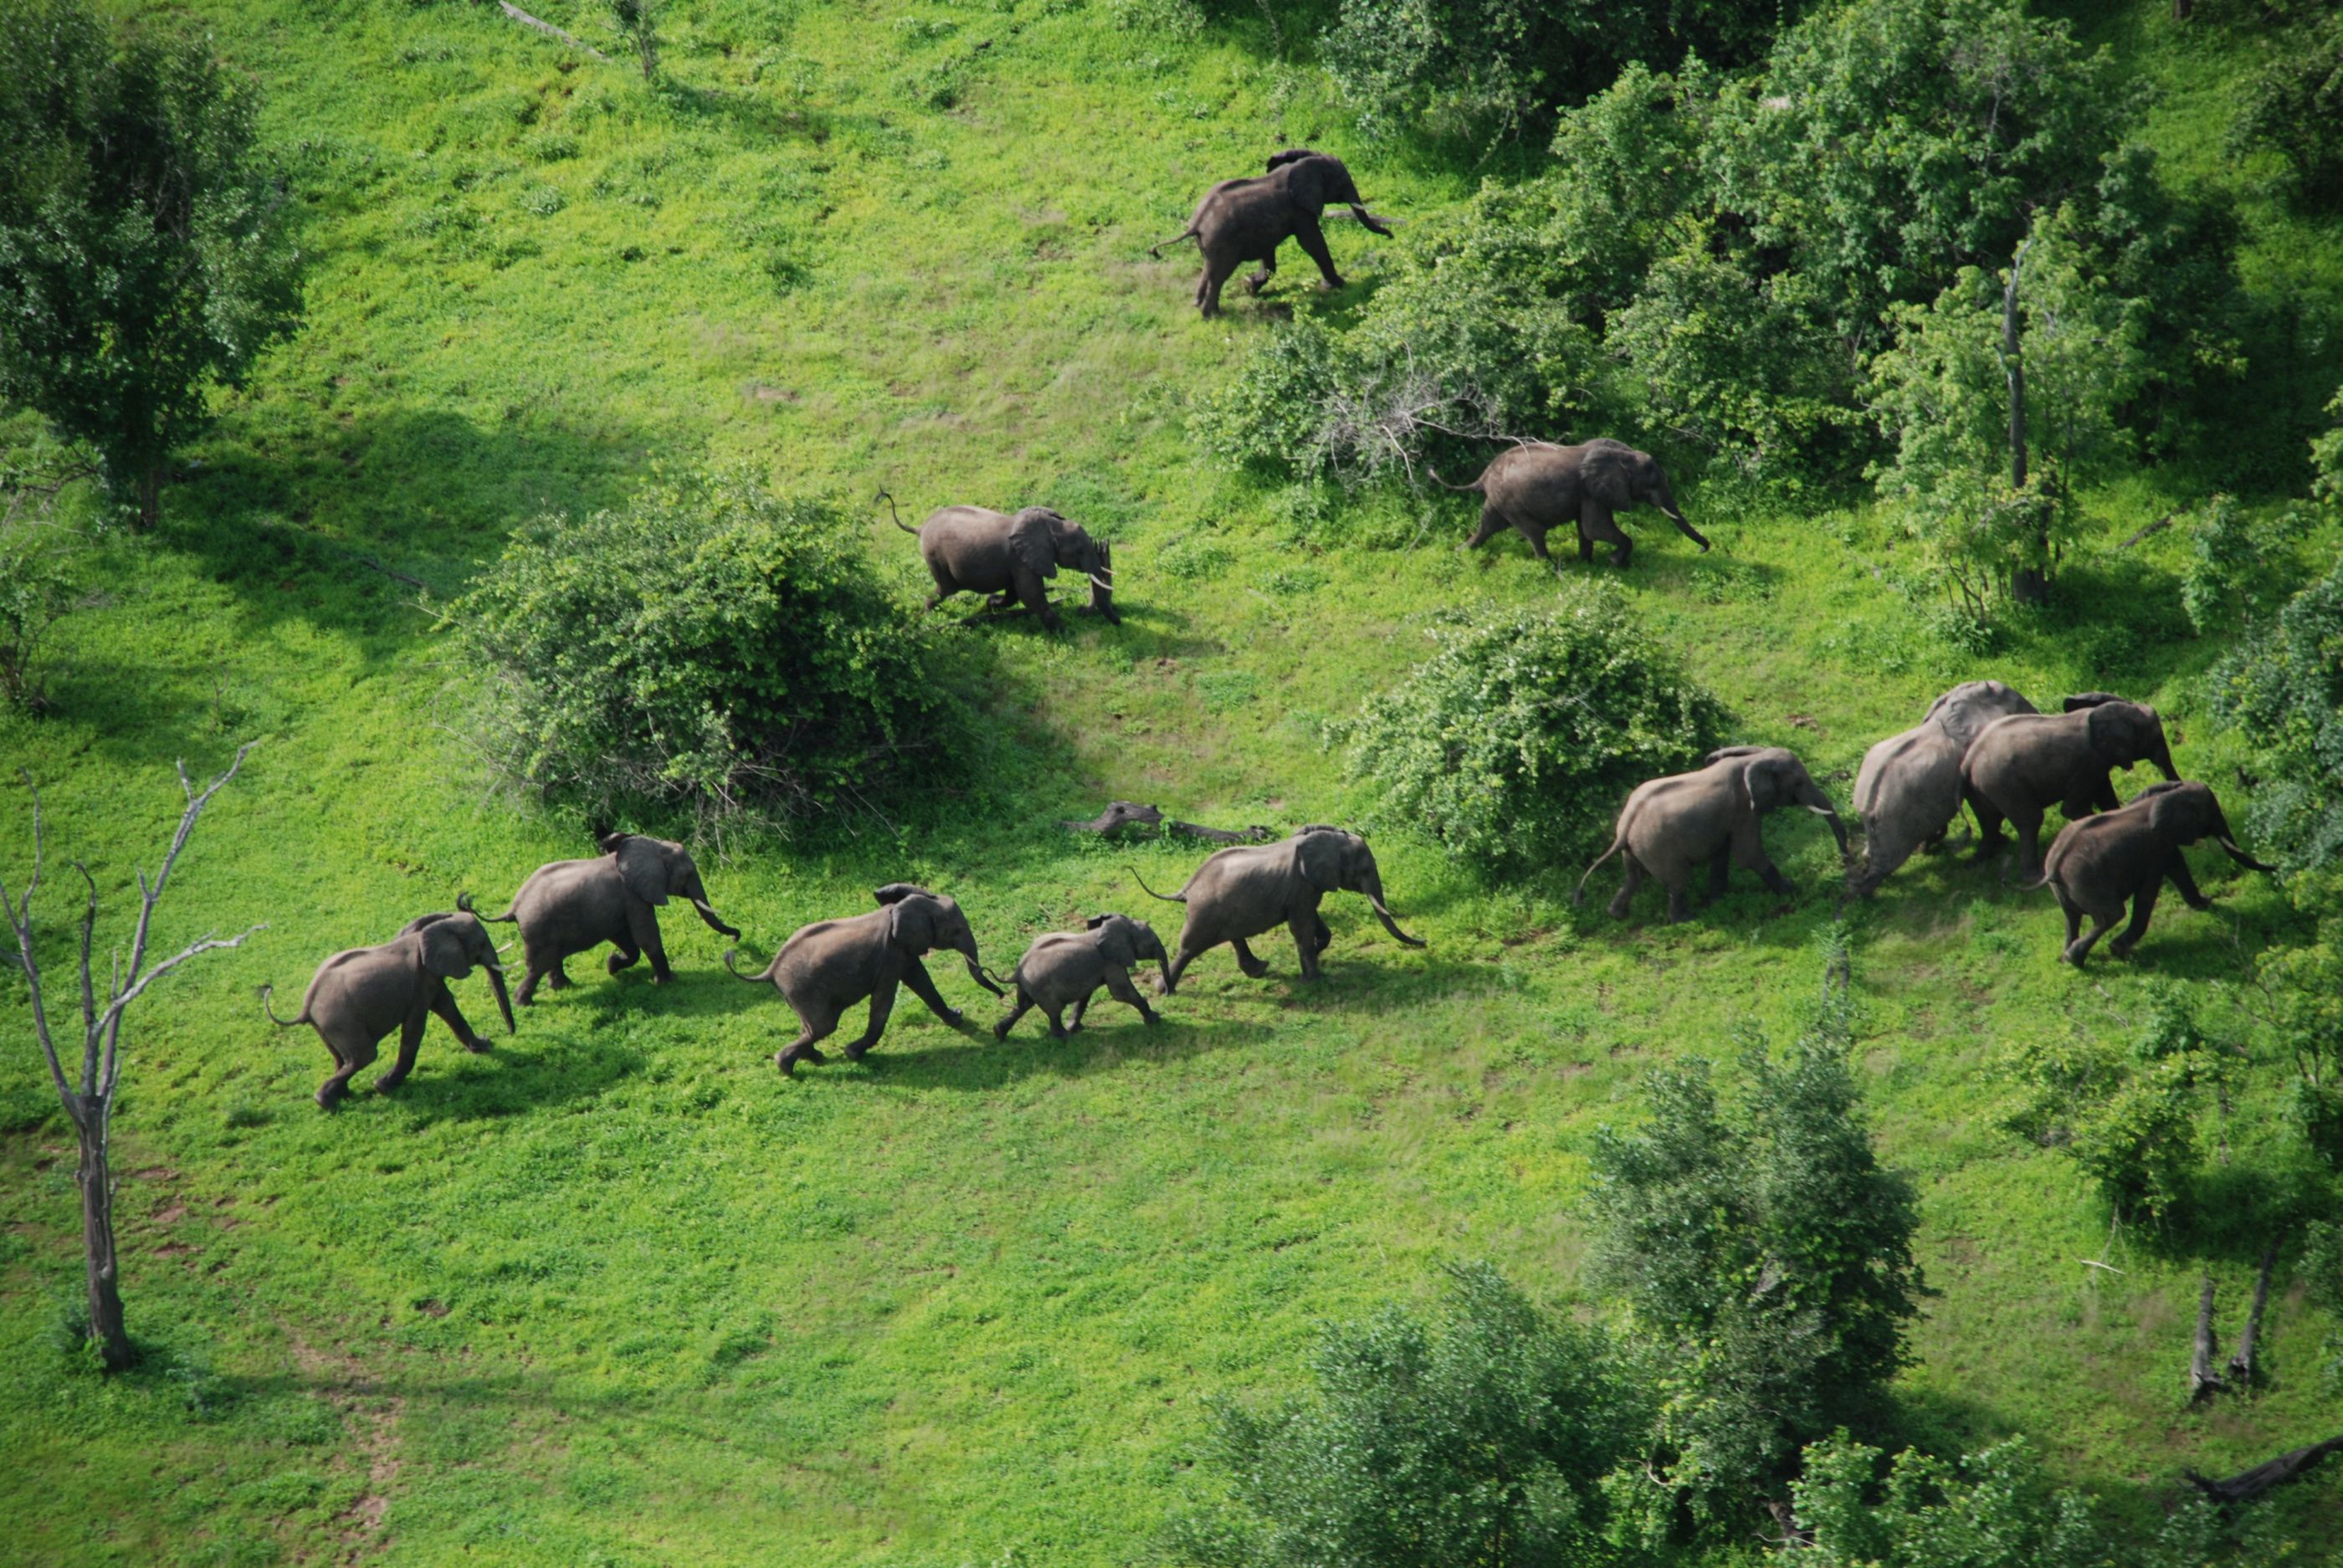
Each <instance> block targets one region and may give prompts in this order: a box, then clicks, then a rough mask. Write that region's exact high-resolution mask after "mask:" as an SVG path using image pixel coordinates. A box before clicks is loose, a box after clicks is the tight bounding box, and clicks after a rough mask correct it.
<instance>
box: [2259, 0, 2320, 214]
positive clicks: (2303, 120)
mask: <svg viewBox="0 0 2343 1568" xmlns="http://www.w3.org/2000/svg"><path fill="white" fill-rule="evenodd" d="M2233 139H2234V140H2235V141H2236V142H2237V144H2238V145H2239V146H2244V147H2252V146H2267V147H2270V148H2273V149H2275V150H2276V151H2277V152H2278V154H2279V155H2280V156H2283V157H2284V158H2285V159H2286V163H2287V176H2288V183H2289V184H2291V186H2293V188H2294V192H2295V194H2296V196H2298V198H2299V199H2300V201H2301V202H2302V203H2303V205H2304V206H2310V207H2322V208H2328V209H2333V208H2336V207H2338V206H2343V11H2329V12H2328V14H2327V15H2325V16H2323V17H2321V18H2319V19H2318V20H2316V21H2313V22H2309V23H2308V24H2306V25H2302V26H2299V27H2297V28H2295V29H2293V30H2292V31H2291V32H2290V33H2288V34H2287V35H2283V36H2282V37H2281V39H2280V41H2279V46H2278V48H2276V49H2274V50H2272V51H2271V54H2270V61H2269V64H2268V65H2265V66H2263V67H2262V69H2261V70H2260V72H2258V74H2257V75H2255V76H2254V78H2253V80H2252V82H2251V83H2250V84H2249V85H2247V89H2246V102H2245V106H2244V107H2243V108H2242V109H2240V110H2239V111H2238V115H2237V126H2236V127H2235V132H2234V138H2233Z"/></svg>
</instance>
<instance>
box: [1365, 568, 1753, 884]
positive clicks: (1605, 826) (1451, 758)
mask: <svg viewBox="0 0 2343 1568" xmlns="http://www.w3.org/2000/svg"><path fill="white" fill-rule="evenodd" d="M1561 599H1562V603H1561V606H1560V608H1556V609H1552V610H1544V611H1533V610H1513V611H1504V612H1498V613H1483V614H1481V615H1479V616H1477V617H1472V618H1458V619H1457V620H1455V621H1453V622H1452V623H1451V624H1450V625H1448V626H1446V627H1443V628H1440V629H1437V630H1435V631H1434V632H1433V649H1434V651H1433V656H1432V657H1431V658H1429V659H1427V660H1425V661H1424V662H1423V664H1421V665H1418V666H1417V667H1416V668H1415V669H1414V670H1413V671H1412V672H1410V674H1409V675H1408V676H1407V677H1406V678H1405V679H1403V680H1402V681H1401V682H1400V684H1399V685H1398V686H1397V687H1395V688H1393V689H1392V690H1390V691H1388V692H1385V693H1383V694H1382V695H1381V696H1378V697H1374V698H1371V699H1369V700H1368V701H1367V702H1366V704H1365V705H1364V706H1363V708H1362V709H1360V712H1359V717H1358V719H1356V720H1355V721H1354V722H1353V724H1352V725H1351V726H1350V728H1349V730H1348V739H1349V741H1350V751H1349V757H1348V766H1349V769H1350V771H1351V774H1352V776H1353V777H1354V778H1360V779H1372V780H1373V781H1374V782H1375V783H1376V784H1377V785H1379V786H1380V787H1381V789H1382V790H1383V808H1382V814H1383V816H1384V817H1385V818H1386V819H1390V820H1392V821H1393V822H1404V823H1411V824H1414V825H1416V826H1418V827H1420V828H1421V829H1423V830H1424V831H1426V832H1428V833H1430V834H1431V835H1432V836H1433V838H1434V839H1438V840H1439V841H1440V842H1441V843H1442V844H1444V845H1446V846H1447V847H1448V848H1449V849H1451V850H1453V851H1454V852H1455V853H1456V854H1458V855H1460V856H1463V858H1465V859H1468V860H1471V861H1473V863H1474V864H1476V865H1479V866H1481V867H1483V868H1484V869H1490V870H1510V869H1526V868H1531V867H1537V866H1544V865H1551V864H1554V862H1556V861H1560V862H1562V863H1564V864H1566V865H1568V864H1577V863H1580V862H1583V861H1584V860H1587V859H1593V858H1594V855H1595V854H1597V853H1599V852H1600V851H1601V849H1602V848H1603V846H1604V844H1605V843H1606V842H1608V841H1609V835H1610V829H1611V826H1612V819H1613V814H1614V812H1615V811H1616V810H1617V809H1618V806H1619V802H1620V801H1621V800H1622V799H1624V798H1625V796H1626V793H1627V791H1628V790H1629V789H1633V788H1634V786H1635V785H1637V784H1640V783H1642V782H1643V781H1644V779H1649V778H1652V777H1654V775H1657V774H1663V773H1669V772H1674V771H1676V770H1678V769H1682V768H1683V767H1684V766H1686V765H1687V764H1688V763H1690V762H1691V761H1693V760H1694V759H1697V758H1698V757H1699V756H1700V755H1701V754H1702V753H1703V752H1704V751H1706V750H1708V749H1710V748H1712V747H1714V746H1715V744H1716V743H1717V740H1718V737H1719V735H1720V734H1721V732H1722V729H1723V725H1724V722H1725V711H1724V709H1723V708H1722V707H1721V706H1720V705H1719V704H1718V702H1717V701H1716V699H1715V698H1713V697H1711V696H1710V695H1709V694H1708V693H1707V692H1706V691H1704V690H1703V689H1700V688H1699V687H1697V686H1695V685H1694V684H1693V683H1692V682H1691V681H1690V680H1688V679H1686V678H1684V676H1683V675H1682V674H1680V673H1679V672H1678V671H1677V669H1676V668H1675V666H1674V662H1673V661H1672V660H1670V659H1669V658H1666V657H1664V655H1662V654H1660V653H1658V652H1655V651H1654V648H1653V647H1652V641H1651V638H1650V635H1649V634H1648V633H1647V632H1646V631H1645V630H1644V629H1643V628H1641V627H1639V626H1637V625H1635V624H1634V621H1633V620H1632V619H1631V618H1630V617H1629V616H1628V614H1627V612H1626V608H1625V607H1624V603H1623V602H1622V600H1621V598H1620V597H1619V595H1618V594H1617V592H1616V590H1614V589H1611V588H1607V587H1603V588H1597V587H1588V586H1584V585H1581V584H1575V583H1574V584H1571V585H1569V586H1567V587H1565V588H1564V590H1563V592H1562V595H1561Z"/></svg>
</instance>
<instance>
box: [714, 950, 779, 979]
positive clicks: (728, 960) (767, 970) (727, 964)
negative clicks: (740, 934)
mask: <svg viewBox="0 0 2343 1568" xmlns="http://www.w3.org/2000/svg"><path fill="white" fill-rule="evenodd" d="M739 952H740V950H739V948H726V949H725V950H724V968H725V970H727V972H729V974H730V975H731V976H732V978H733V979H734V980H747V981H748V982H749V984H750V985H762V984H764V983H765V980H766V977H767V976H769V975H770V974H771V973H772V972H773V966H772V965H771V964H767V965H766V966H765V967H764V968H763V969H761V970H758V971H757V972H756V973H755V974H752V975H744V974H742V973H741V972H740V971H739V970H738V969H736V968H734V967H733V963H732V960H734V959H735V958H737V957H739ZM779 956H780V955H779V954H778V953H777V954H775V955H774V957H775V958H776V959H777V960H778V959H779Z"/></svg>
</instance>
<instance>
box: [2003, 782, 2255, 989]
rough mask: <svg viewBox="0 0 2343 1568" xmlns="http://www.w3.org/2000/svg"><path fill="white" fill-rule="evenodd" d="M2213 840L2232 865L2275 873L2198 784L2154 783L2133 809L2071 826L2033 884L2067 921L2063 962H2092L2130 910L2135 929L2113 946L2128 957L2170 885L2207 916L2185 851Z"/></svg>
mask: <svg viewBox="0 0 2343 1568" xmlns="http://www.w3.org/2000/svg"><path fill="white" fill-rule="evenodd" d="M2201 839H2212V840H2213V841H2214V842H2215V843H2217V844H2218V845H2220V846H2221V848H2222V849H2224V850H2226V851H2227V853H2228V856H2229V859H2233V860H2235V861H2237V864H2239V865H2240V866H2243V867H2245V868H2246V869H2248V870H2254V871H2276V870H2277V869H2278V868H2277V867H2275V866H2269V865H2265V864H2263V863H2262V862H2261V861H2259V860H2257V859H2254V858H2253V857H2252V856H2251V855H2248V854H2247V853H2246V852H2245V851H2244V850H2243V849H2239V848H2237V837H2236V835H2234V834H2232V833H2231V832H2230V831H2229V821H2228V819H2227V818H2226V817H2224V816H2223V815H2222V814H2221V803H2220V802H2219V801H2218V800H2217V799H2214V798H2213V791H2212V789H2210V788H2208V787H2207V786H2206V785H2203V784H2199V783H2197V781H2196V780H2195V779H2186V780H2182V781H2180V782H2177V783H2166V784H2151V785H2149V786H2148V787H2147V789H2143V790H2141V791H2140V792H2139V793H2138V794H2137V795H2136V796H2134V797H2133V798H2132V799H2131V801H2130V803H2129V804H2128V805H2125V806H2121V807H2118V808H2117V809H2114V810H2112V811H2107V812H2102V813H2101V814H2099V815H2097V816H2095V817H2085V818H2083V819H2081V820H2079V821H2075V822H2069V823H2067V824H2066V826H2065V827H2064V828H2062V829H2059V830H2058V837H2057V838H2056V839H2054V840H2052V842H2051V845H2050V853H2049V854H2048V855H2047V856H2046V857H2044V859H2043V862H2042V875H2041V876H2040V877H2039V878H2038V879H2036V880H2035V881H2034V882H2033V883H2031V884H2030V885H2031V886H2033V887H2036V888H2038V887H2041V886H2043V885H2044V884H2048V886H2049V888H2050V890H2051V891H2052V892H2054V893H2056V895H2057V898H2058V907H2059V908H2060V909H2062V910H2065V911H2066V946H2065V948H2064V949H2063V950H2061V951H2060V953H2059V955H2058V956H2059V957H2060V958H2062V959H2064V960H2066V962H2068V963H2070V964H2073V965H2074V966H2075V967H2076V968H2077V969H2080V968H2082V967H2083V960H2085V959H2086V958H2087V957H2089V956H2090V951H2091V945H2092V944H2093V943H2094V942H2096V941H2097V940H2099V939H2100V938H2101V937H2103V936H2105V935H2106V934H2107V930H2108V929H2109V928H2110V927H2112V926H2113V925H2114V924H2115V923H2116V922H2117V920H2121V919H2123V912H2124V904H2125V902H2126V901H2127V900H2128V901H2129V902H2130V904H2131V924H2129V925H2128V926H2126V927H2125V928H2124V930H2123V934H2122V935H2121V936H2119V937H2117V938H2116V940H2114V941H2112V942H2110V943H2109V944H2108V945H2107V950H2108V951H2109V952H2112V953H2114V954H2115V955H2116V957H2117V958H2119V959H2120V958H2124V957H2127V956H2128V955H2129V954H2130V952H2131V950H2132V949H2133V948H2134V947H2135V946H2137V944H2138V941H2139V939H2140V938H2141V937H2142V936H2144V935H2145V934H2147V920H2148V916H2150V915H2151V914H2153V913H2155V912H2156V895H2157V893H2158V892H2160V891H2162V890H2163V886H2164V881H2165V879H2166V878H2167V877H2168V878H2170V879H2172V885H2173V886H2174V887H2175V888H2177V889H2178V890H2179V891H2180V896H2181V897H2182V898H2183V899H2185V900H2187V901H2188V907H2189V908H2190V909H2193V910H2209V909H2211V908H2212V907H2213V900H2210V899H2208V898H2207V897H2206V896H2205V895H2204V893H2203V892H2202V891H2200V890H2198V888H2197V879H2195V878H2194V877H2192V876H2190V875H2189V874H2188V859H2187V856H2185V855H2183V854H2182V853H2181V852H2180V851H2181V849H2182V848H2183V847H2184V846H2186V845H2189V844H2194V843H2197V842H2198V841H2199V840H2201ZM2085 915H2088V916H2090V917H2091V930H2090V934H2089V935H2087V936H2086V935H2083V934H2082V930H2083V917H2084V916H2085Z"/></svg>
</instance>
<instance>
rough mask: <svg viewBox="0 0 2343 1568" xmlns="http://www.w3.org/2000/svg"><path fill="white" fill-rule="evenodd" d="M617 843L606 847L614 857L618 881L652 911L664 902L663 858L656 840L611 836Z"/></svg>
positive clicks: (664, 867)
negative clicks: (613, 852)
mask: <svg viewBox="0 0 2343 1568" xmlns="http://www.w3.org/2000/svg"><path fill="white" fill-rule="evenodd" d="M610 837H611V838H612V839H617V840H618V842H617V843H615V844H612V845H610V848H611V849H613V850H615V851H616V852H617V854H618V880H620V881H622V882H624V883H625V884H626V885H627V891H628V892H630V893H632V894H634V896H635V897H637V898H639V899H640V900H642V901H643V902H645V903H647V904H649V905H650V906H651V907H652V908H653V909H657V908H659V906H660V905H662V904H664V903H666V902H667V856H666V854H665V853H663V852H662V851H661V850H660V849H659V840H658V839H641V838H637V837H636V836H635V835H633V834H631V833H613V834H612V835H610Z"/></svg>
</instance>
